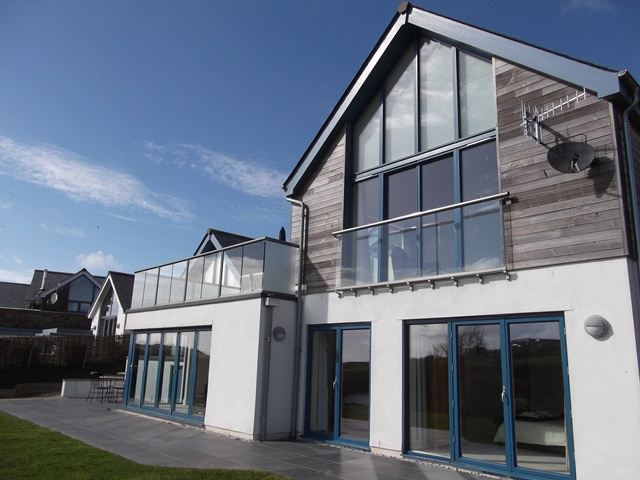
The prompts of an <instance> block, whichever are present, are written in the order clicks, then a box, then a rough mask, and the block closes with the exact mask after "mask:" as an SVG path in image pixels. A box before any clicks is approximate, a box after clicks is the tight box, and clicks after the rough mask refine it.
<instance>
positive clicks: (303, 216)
mask: <svg viewBox="0 0 640 480" xmlns="http://www.w3.org/2000/svg"><path fill="white" fill-rule="evenodd" d="M285 200H286V201H287V202H289V203H291V204H292V205H295V206H297V207H299V208H300V243H299V251H298V291H297V292H296V299H297V303H296V324H295V345H294V349H293V388H292V396H291V411H292V413H293V414H292V416H291V425H290V429H289V436H290V437H291V438H293V439H295V438H296V437H297V435H298V398H299V396H300V364H301V362H302V348H301V345H302V335H303V333H304V329H303V328H302V312H303V306H304V303H303V298H302V294H303V288H302V285H303V281H304V260H305V257H306V254H307V222H308V219H309V207H308V206H307V205H305V203H304V202H303V201H301V200H296V199H294V198H289V197H287V198H285Z"/></svg>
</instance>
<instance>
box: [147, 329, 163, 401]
mask: <svg viewBox="0 0 640 480" xmlns="http://www.w3.org/2000/svg"><path fill="white" fill-rule="evenodd" d="M159 361H160V334H159V333H150V334H149V347H148V349H147V370H146V375H147V378H146V382H145V386H144V402H143V405H144V406H150V407H153V406H155V402H156V385H157V381H158V362H159Z"/></svg>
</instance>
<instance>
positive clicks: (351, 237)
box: [333, 192, 509, 290]
mask: <svg viewBox="0 0 640 480" xmlns="http://www.w3.org/2000/svg"><path fill="white" fill-rule="evenodd" d="M508 196H509V193H508V192H505V193H498V194H495V195H490V196H487V197H482V198H477V199H474V200H469V201H465V202H460V203H456V204H453V205H447V206H443V207H439V208H434V209H431V210H427V211H424V212H416V213H412V214H409V215H404V216H401V217H397V218H392V219H389V220H383V221H380V222H375V223H371V224H367V225H361V226H357V227H354V228H348V229H345V230H340V231H338V232H334V233H333V235H334V236H336V237H337V238H338V239H339V240H340V242H339V252H340V255H341V260H340V262H339V265H340V266H339V267H338V269H339V272H338V288H339V289H342V290H347V289H356V288H360V287H371V286H378V285H392V284H397V283H411V282H414V281H415V282H418V281H428V279H434V280H436V279H442V278H445V279H451V278H454V279H455V278H456V277H457V276H472V275H479V274H482V273H492V272H496V271H504V253H503V250H504V249H503V234H502V232H503V228H502V200H503V199H505V198H507V197H508Z"/></svg>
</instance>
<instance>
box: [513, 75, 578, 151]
mask: <svg viewBox="0 0 640 480" xmlns="http://www.w3.org/2000/svg"><path fill="white" fill-rule="evenodd" d="M586 98H587V90H586V89H585V88H584V87H582V91H579V90H576V93H575V94H573V95H567V96H566V97H562V98H560V99H559V100H558V101H555V102H551V103H548V104H545V105H543V106H541V107H538V106H536V105H533V106H532V105H527V104H525V103H524V102H522V103H521V109H522V123H521V124H520V126H521V127H522V133H523V134H524V135H525V136H527V137H531V138H533V139H534V140H535V141H536V142H538V143H542V121H543V120H545V119H547V118H550V117H553V116H555V115H556V114H559V113H562V112H564V111H567V110H570V109H571V107H572V106H575V105H577V104H578V102H579V101H580V100H584V99H586Z"/></svg>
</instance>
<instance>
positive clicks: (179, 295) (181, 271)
mask: <svg viewBox="0 0 640 480" xmlns="http://www.w3.org/2000/svg"><path fill="white" fill-rule="evenodd" d="M186 284H187V262H186V260H185V261H183V262H178V263H174V264H173V272H172V273H171V294H170V296H169V303H181V302H184V290H185V287H186Z"/></svg>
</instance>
